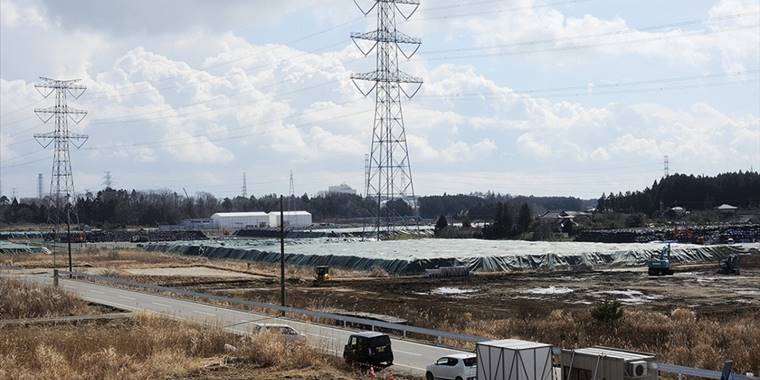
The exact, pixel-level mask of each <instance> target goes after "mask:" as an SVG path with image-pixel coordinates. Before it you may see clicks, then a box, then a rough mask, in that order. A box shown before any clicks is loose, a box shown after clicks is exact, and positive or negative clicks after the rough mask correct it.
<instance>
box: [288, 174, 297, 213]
mask: <svg viewBox="0 0 760 380" xmlns="http://www.w3.org/2000/svg"><path fill="white" fill-rule="evenodd" d="M295 210H296V187H295V185H294V184H293V171H292V170H291V171H290V185H289V186H288V211H295Z"/></svg>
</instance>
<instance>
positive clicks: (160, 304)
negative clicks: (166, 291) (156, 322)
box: [150, 301, 171, 309]
mask: <svg viewBox="0 0 760 380" xmlns="http://www.w3.org/2000/svg"><path fill="white" fill-rule="evenodd" d="M150 303H152V304H154V305H156V306H161V307H165V308H167V309H170V308H171V306H169V305H167V304H165V303H160V302H155V301H151V302H150Z"/></svg>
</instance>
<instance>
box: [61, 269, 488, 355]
mask: <svg viewBox="0 0 760 380" xmlns="http://www.w3.org/2000/svg"><path fill="white" fill-rule="evenodd" d="M58 274H59V275H60V276H70V277H71V278H76V279H85V280H88V279H93V280H100V281H105V282H111V283H114V284H121V285H127V286H132V287H138V288H144V289H152V290H156V291H159V292H169V293H174V294H177V295H184V296H191V297H198V298H202V299H209V300H214V301H220V302H226V303H230V304H238V305H245V306H251V307H255V308H259V309H267V310H272V311H276V312H281V313H291V314H300V315H304V316H307V317H313V318H320V319H324V320H333V321H336V322H341V323H343V325H344V326H345V325H347V324H349V323H350V324H357V325H365V326H370V328H371V329H372V330H373V331H374V330H375V329H386V330H392V331H397V332H398V333H399V335H401V336H403V337H405V338H406V337H407V334H409V333H412V334H419V335H424V336H429V337H433V338H436V340H437V341H438V342H439V343H440V342H441V341H442V340H443V339H453V340H459V341H463V342H473V343H477V342H482V341H486V340H491V339H490V338H484V337H480V336H474V335H467V334H457V333H452V332H448V331H441V330H435V329H428V328H424V327H416V326H410V325H402V324H397V323H389V322H382V321H376V320H372V319H364V318H357V317H350V316H345V315H339V314H333V313H326V312H321V311H313V310H307V309H300V308H295V307H290V306H281V305H274V304H269V303H263V302H256V301H249V300H244V299H240V298H234V297H227V296H218V295H214V294H208V293H201V292H195V291H192V290H186V289H178V288H170V287H167V286H160V285H151V284H143V283H139V282H136V281H130V280H126V279H123V278H117V277H112V276H102V275H96V274H88V273H81V272H68V271H59V272H58Z"/></svg>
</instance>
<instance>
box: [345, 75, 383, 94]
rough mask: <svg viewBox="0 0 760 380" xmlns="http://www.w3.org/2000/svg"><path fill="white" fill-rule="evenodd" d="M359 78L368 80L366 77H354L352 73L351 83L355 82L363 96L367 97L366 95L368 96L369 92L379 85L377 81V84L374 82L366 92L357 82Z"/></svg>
mask: <svg viewBox="0 0 760 380" xmlns="http://www.w3.org/2000/svg"><path fill="white" fill-rule="evenodd" d="M357 79H358V80H366V79H361V78H354V75H351V83H353V84H354V86H356V89H357V90H359V92H360V93H361V94H362V95H363V96H365V97H366V96H368V95H369V94H371V93H372V91H373V90H374V89H375V87H377V82H375V84H373V85H372V87H370V88H369V90H367V91H366V92H365V91H364V90H362V88H361V86H359V84H358V83H356V80H357Z"/></svg>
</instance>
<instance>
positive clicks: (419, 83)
mask: <svg viewBox="0 0 760 380" xmlns="http://www.w3.org/2000/svg"><path fill="white" fill-rule="evenodd" d="M416 84H417V87H416V88H414V91H408V90H407V89H406V88H404V86H399V88H400V89H401V92H403V93H404V96H406V98H407V99H411V98H413V97H414V96H415V95H417V93H418V92H419V91H420V88H422V82H418V83H416Z"/></svg>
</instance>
